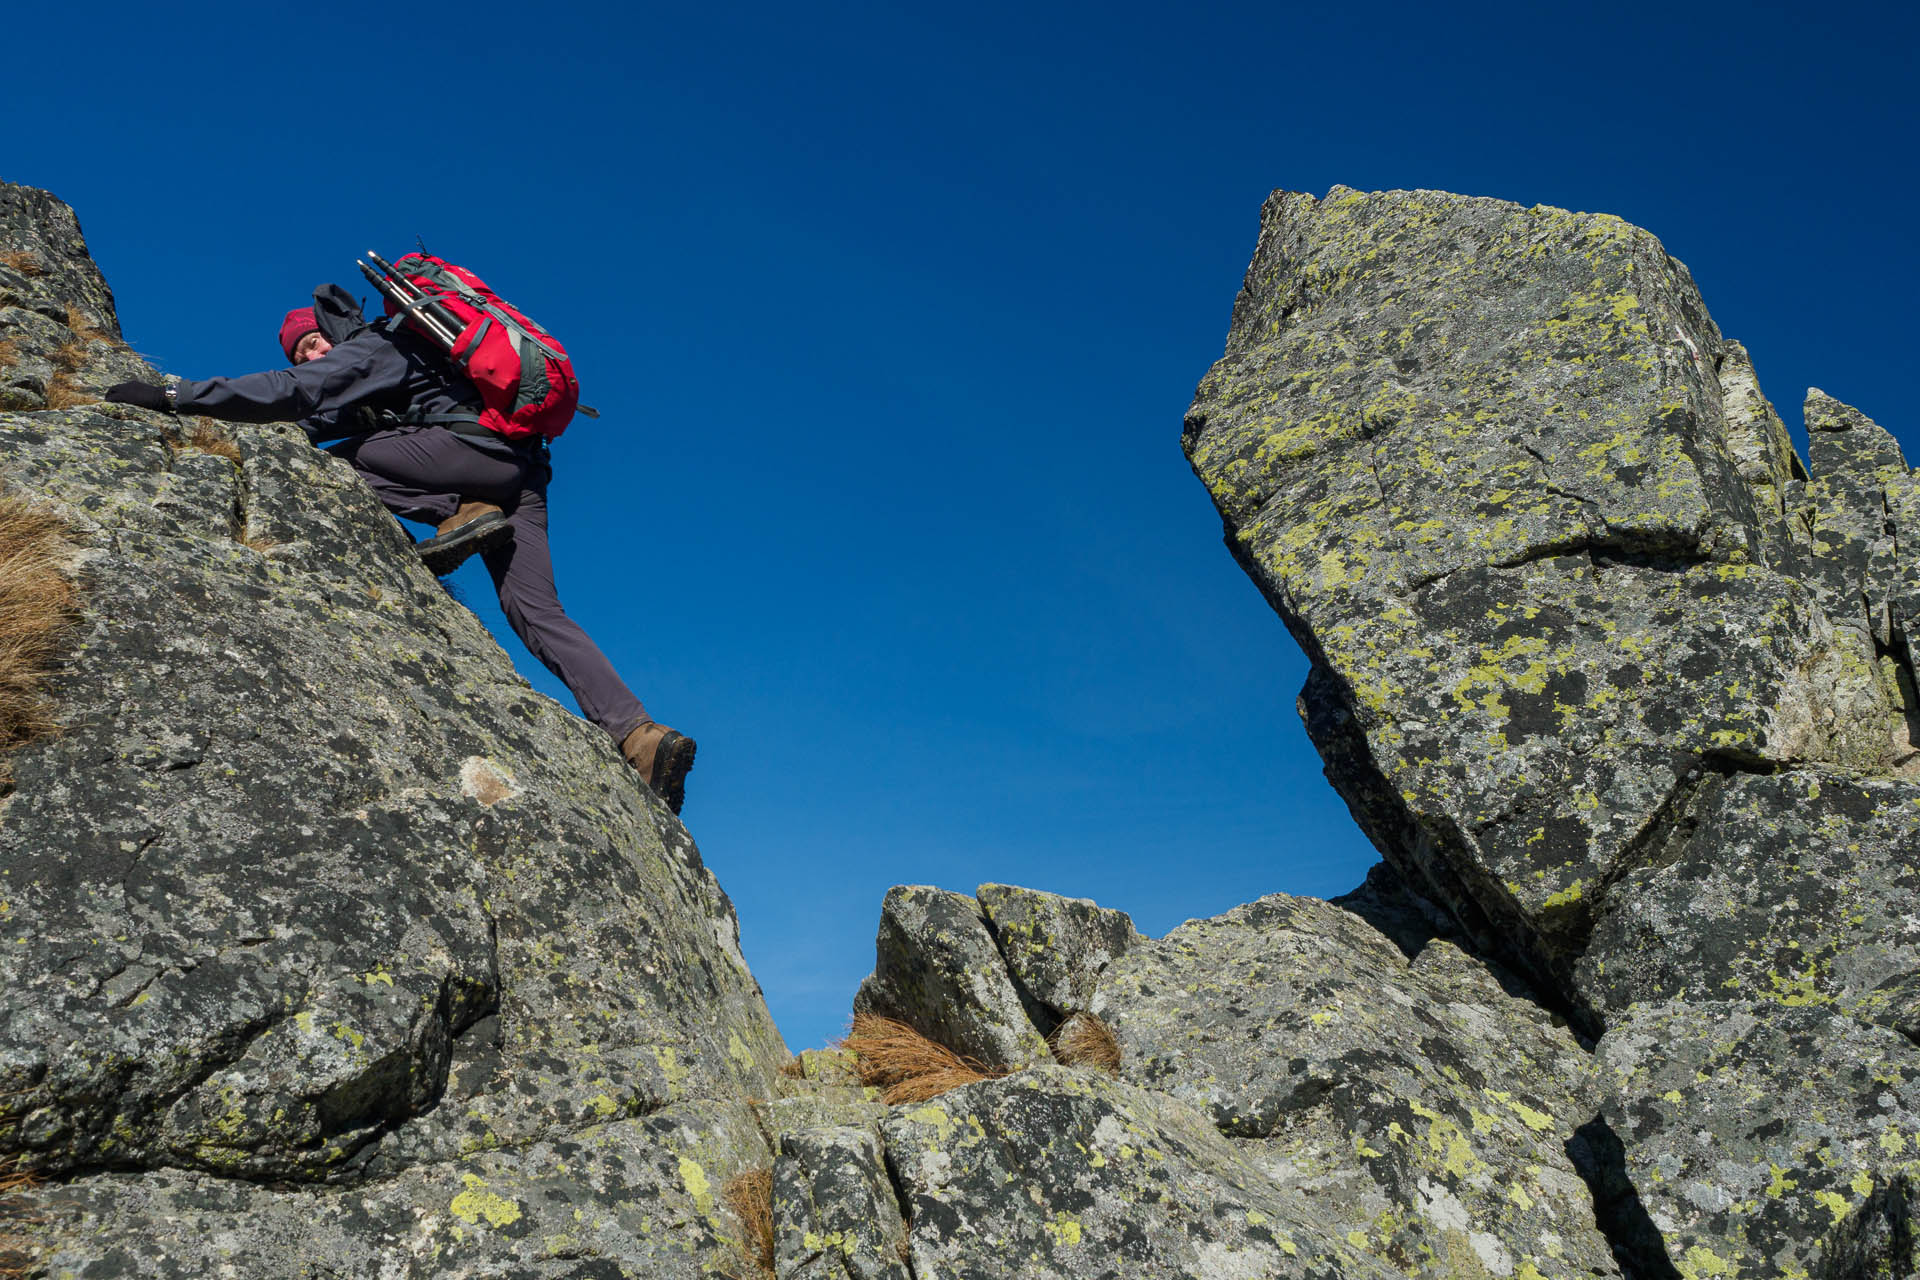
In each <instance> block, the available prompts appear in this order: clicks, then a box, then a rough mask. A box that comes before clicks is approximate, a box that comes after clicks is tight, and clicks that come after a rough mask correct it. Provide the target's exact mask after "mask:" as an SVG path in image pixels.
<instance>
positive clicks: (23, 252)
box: [0, 249, 47, 276]
mask: <svg viewBox="0 0 1920 1280" xmlns="http://www.w3.org/2000/svg"><path fill="white" fill-rule="evenodd" d="M0 266H5V267H10V268H12V269H13V270H15V271H18V272H19V273H20V274H21V275H23V276H43V275H45V274H47V263H46V260H45V259H44V258H42V257H41V256H40V255H39V254H37V253H35V252H34V251H33V250H31V249H9V250H7V251H6V252H5V253H0Z"/></svg>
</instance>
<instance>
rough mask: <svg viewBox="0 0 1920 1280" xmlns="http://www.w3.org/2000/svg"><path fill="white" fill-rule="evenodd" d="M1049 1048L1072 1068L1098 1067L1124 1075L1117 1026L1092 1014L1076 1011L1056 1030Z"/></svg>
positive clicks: (1109, 1073) (1111, 1072) (1055, 1056)
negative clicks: (1110, 1024) (1116, 1031)
mask: <svg viewBox="0 0 1920 1280" xmlns="http://www.w3.org/2000/svg"><path fill="white" fill-rule="evenodd" d="M1047 1044H1048V1047H1049V1048H1051V1049H1052V1050H1053V1056H1054V1058H1055V1059H1056V1060H1058V1061H1060V1062H1062V1063H1064V1064H1066V1065H1067V1066H1069V1067H1095V1068H1098V1069H1099V1070H1101V1071H1104V1072H1106V1073H1107V1074H1108V1075H1110V1076H1117V1075H1119V1074H1120V1042H1119V1041H1118V1040H1116V1039H1115V1038H1114V1035H1113V1028H1111V1027H1109V1026H1108V1025H1107V1024H1106V1023H1104V1022H1102V1021H1101V1020H1100V1019H1099V1018H1097V1017H1095V1016H1094V1015H1093V1014H1091V1013H1076V1014H1072V1015H1071V1016H1069V1017H1068V1018H1067V1020H1066V1021H1065V1022H1063V1023H1061V1024H1060V1025H1059V1026H1057V1027H1055V1028H1054V1029H1053V1035H1052V1036H1051V1037H1049V1038H1048V1041H1047Z"/></svg>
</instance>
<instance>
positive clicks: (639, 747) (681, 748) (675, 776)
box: [620, 721, 694, 813]
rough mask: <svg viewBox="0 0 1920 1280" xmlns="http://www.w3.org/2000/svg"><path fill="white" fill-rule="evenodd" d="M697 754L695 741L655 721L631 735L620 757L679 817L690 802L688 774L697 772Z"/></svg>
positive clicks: (621, 748) (623, 746) (622, 744)
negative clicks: (688, 796) (694, 761)
mask: <svg viewBox="0 0 1920 1280" xmlns="http://www.w3.org/2000/svg"><path fill="white" fill-rule="evenodd" d="M693 752H694V741H693V739H692V738H689V737H687V736H686V735H685V734H684V733H675V732H674V731H673V730H672V729H669V728H667V726H665V725H663V724H654V723H653V722H652V721H648V722H647V723H646V724H643V725H641V726H640V727H639V728H638V729H635V730H634V731H633V732H632V733H630V734H628V735H627V736H626V739H625V741H623V742H621V744H620V754H621V755H623V756H625V757H626V758H627V763H628V764H630V765H632V766H633V767H634V768H635V769H636V770H638V771H639V774H640V776H641V777H642V778H645V779H646V781H647V785H648V786H649V787H652V788H653V790H654V794H656V795H658V796H659V797H660V798H661V799H662V800H665V801H666V802H667V808H669V809H671V810H673V811H674V812H675V813H679V812H680V806H681V805H682V804H684V803H685V802H686V799H687V770H689V769H691V768H693Z"/></svg>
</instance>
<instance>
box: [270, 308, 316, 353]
mask: <svg viewBox="0 0 1920 1280" xmlns="http://www.w3.org/2000/svg"><path fill="white" fill-rule="evenodd" d="M319 327H320V321H319V319H318V318H317V317H316V316H315V315H314V314H313V308H312V307H295V308H294V309H293V310H292V311H289V312H287V318H286V319H285V320H282V321H281V322H280V349H281V350H282V351H284V352H286V353H287V362H288V363H289V364H291V363H292V362H293V349H294V348H295V347H297V346H299V345H300V339H302V338H304V337H306V336H307V335H308V334H310V333H312V332H313V331H314V330H316V329H318V328H319Z"/></svg>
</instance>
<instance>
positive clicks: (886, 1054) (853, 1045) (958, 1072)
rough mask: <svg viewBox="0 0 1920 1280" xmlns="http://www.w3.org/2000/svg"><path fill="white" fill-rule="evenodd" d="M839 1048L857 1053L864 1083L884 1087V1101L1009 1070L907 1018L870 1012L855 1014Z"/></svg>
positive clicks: (921, 1097) (934, 1093)
mask: <svg viewBox="0 0 1920 1280" xmlns="http://www.w3.org/2000/svg"><path fill="white" fill-rule="evenodd" d="M840 1047H841V1048H843V1049H846V1050H848V1051H849V1052H851V1053H852V1054H853V1070H854V1074H855V1075H857V1076H859V1077H860V1083H861V1084H864V1085H870V1086H872V1087H874V1088H877V1089H879V1090H880V1099H881V1101H883V1102H885V1103H887V1104H888V1105H889V1106H892V1105H894V1104H897V1103H902V1102H925V1101H926V1100H927V1099H928V1098H937V1097H939V1096H940V1095H941V1094H943V1093H945V1092H946V1091H947V1090H949V1089H958V1088H959V1087H960V1086H961V1085H963V1084H975V1083H977V1082H979V1081H981V1080H993V1079H997V1078H998V1077H1000V1076H1004V1075H1006V1074H1007V1072H1006V1071H1005V1069H1004V1068H997V1067H989V1066H988V1065H986V1064H985V1063H984V1062H981V1061H979V1060H978V1059H977V1058H967V1057H963V1056H961V1055H960V1054H957V1053H955V1052H954V1051H953V1050H951V1049H949V1048H947V1046H945V1045H943V1044H941V1043H940V1042H939V1041H937V1040H929V1039H928V1038H927V1037H925V1036H923V1035H921V1034H920V1033H919V1032H918V1031H915V1030H914V1029H913V1028H912V1027H910V1026H908V1025H907V1024H906V1023H904V1022H896V1021H894V1020H893V1019H892V1018H881V1017H876V1016H874V1015H873V1014H870V1013H858V1014H855V1015H854V1018H853V1027H852V1029H851V1030H849V1031H848V1032H847V1036H846V1039H844V1040H842V1041H841V1042H840Z"/></svg>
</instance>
